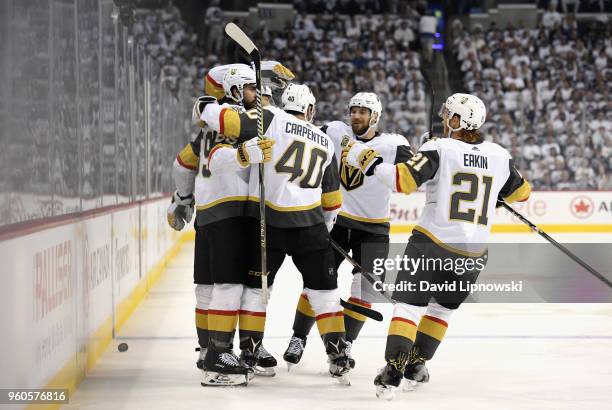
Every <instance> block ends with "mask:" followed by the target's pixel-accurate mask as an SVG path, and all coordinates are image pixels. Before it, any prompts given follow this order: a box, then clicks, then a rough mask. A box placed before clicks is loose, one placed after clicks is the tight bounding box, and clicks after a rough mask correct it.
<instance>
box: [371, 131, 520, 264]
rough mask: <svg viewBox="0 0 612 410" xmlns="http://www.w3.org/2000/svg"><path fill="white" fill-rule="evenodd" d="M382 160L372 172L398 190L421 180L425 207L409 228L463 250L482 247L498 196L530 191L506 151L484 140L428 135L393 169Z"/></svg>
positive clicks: (411, 187) (412, 187)
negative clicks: (471, 140)
mask: <svg viewBox="0 0 612 410" xmlns="http://www.w3.org/2000/svg"><path fill="white" fill-rule="evenodd" d="M384 166H385V164H381V165H379V166H378V167H377V168H376V170H375V175H376V176H377V177H378V178H380V179H383V178H385V179H386V181H385V182H386V183H388V184H389V179H391V178H395V181H394V184H395V186H396V190H397V191H399V192H405V193H410V192H414V191H416V189H417V188H418V186H420V185H421V184H423V183H425V182H427V184H426V186H425V189H426V200H425V208H424V209H423V213H422V215H421V218H420V219H419V223H418V224H417V226H416V227H415V228H414V230H415V231H418V232H420V233H422V234H425V235H426V236H428V237H429V239H431V240H432V241H433V242H435V243H437V244H439V245H441V246H443V247H445V248H447V249H449V250H452V251H455V252H458V253H463V254H468V255H475V254H481V253H482V252H484V250H485V249H486V243H487V241H488V239H489V233H490V231H491V225H492V223H493V219H494V217H495V205H496V201H497V198H498V196H499V197H501V198H504V199H505V200H506V201H507V202H515V201H525V200H526V199H527V198H528V197H529V194H530V192H531V188H530V186H529V183H528V182H527V181H525V180H524V179H523V177H522V176H521V174H520V173H519V172H518V171H517V170H516V168H515V167H514V164H513V161H512V157H511V156H510V153H509V152H508V151H507V150H506V149H504V148H502V147H501V146H500V145H498V144H495V143H492V142H488V141H484V142H479V143H474V144H471V143H467V142H463V141H460V140H457V139H453V138H442V139H434V140H431V141H428V142H426V143H425V144H423V145H422V146H421V148H420V149H419V151H418V152H417V153H416V154H415V155H414V156H413V157H412V158H411V159H410V160H408V161H406V162H405V163H401V164H398V165H397V166H396V167H395V170H393V172H388V170H385V168H384ZM381 167H382V168H381ZM379 168H380V169H379ZM390 185H393V183H391V184H390ZM449 244H450V245H449Z"/></svg>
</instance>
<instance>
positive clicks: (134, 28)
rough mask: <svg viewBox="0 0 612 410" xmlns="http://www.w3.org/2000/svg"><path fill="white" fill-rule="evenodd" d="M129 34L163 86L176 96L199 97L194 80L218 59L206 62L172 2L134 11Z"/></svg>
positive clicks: (201, 49) (197, 40)
mask: <svg viewBox="0 0 612 410" xmlns="http://www.w3.org/2000/svg"><path fill="white" fill-rule="evenodd" d="M131 32H132V34H133V36H134V40H135V41H136V43H137V44H140V45H141V46H142V47H143V48H144V50H145V52H146V53H147V54H148V55H150V56H151V57H152V59H153V61H154V64H155V66H157V67H160V69H161V76H162V80H163V82H164V84H165V85H166V86H167V87H168V88H169V89H170V90H172V92H173V93H174V94H175V95H177V96H178V93H179V91H180V90H183V91H185V92H189V93H190V94H194V95H196V94H198V91H197V89H196V87H197V86H198V84H195V83H194V79H197V78H200V79H203V78H204V75H205V71H206V70H207V69H208V68H210V67H212V66H214V65H215V62H216V61H217V58H212V59H209V60H208V61H207V59H206V56H205V50H204V49H203V48H202V47H201V40H200V39H199V36H198V34H197V33H196V32H195V30H194V29H193V28H192V27H191V26H190V25H188V24H187V23H185V22H184V21H183V20H182V19H181V15H180V12H179V10H178V8H176V7H175V6H174V5H173V4H172V2H170V1H169V2H167V3H166V7H164V8H157V9H155V8H153V9H148V8H141V9H136V10H134V18H133V22H132V24H131ZM207 63H208V64H207ZM207 66H208V68H206V67H207ZM202 89H203V87H200V90H202Z"/></svg>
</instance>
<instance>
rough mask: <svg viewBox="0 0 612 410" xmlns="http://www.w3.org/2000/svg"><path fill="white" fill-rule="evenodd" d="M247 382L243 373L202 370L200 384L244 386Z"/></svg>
mask: <svg viewBox="0 0 612 410" xmlns="http://www.w3.org/2000/svg"><path fill="white" fill-rule="evenodd" d="M248 383H249V381H248V379H247V376H246V375H244V374H221V373H217V372H209V371H204V372H203V374H202V382H201V383H200V384H201V385H202V386H218V387H234V386H246V385H247V384H248Z"/></svg>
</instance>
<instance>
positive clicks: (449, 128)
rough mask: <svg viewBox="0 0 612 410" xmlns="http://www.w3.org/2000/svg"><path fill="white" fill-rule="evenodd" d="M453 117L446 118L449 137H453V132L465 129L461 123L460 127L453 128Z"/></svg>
mask: <svg viewBox="0 0 612 410" xmlns="http://www.w3.org/2000/svg"><path fill="white" fill-rule="evenodd" d="M451 118H452V117H451ZM451 118H448V119H447V120H446V126H447V127H448V134H447V135H446V137H447V138H450V137H451V134H452V133H453V132H456V131H460V130H462V129H463V127H462V126H461V125H459V128H453V127H452V126H451V125H450V120H451Z"/></svg>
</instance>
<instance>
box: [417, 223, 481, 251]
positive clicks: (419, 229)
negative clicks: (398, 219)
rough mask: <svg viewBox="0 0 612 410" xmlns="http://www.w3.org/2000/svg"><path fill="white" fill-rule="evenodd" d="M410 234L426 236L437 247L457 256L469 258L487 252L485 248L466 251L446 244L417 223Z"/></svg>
mask: <svg viewBox="0 0 612 410" xmlns="http://www.w3.org/2000/svg"><path fill="white" fill-rule="evenodd" d="M412 234H413V235H414V234H421V235H424V236H425V237H427V238H428V239H429V240H430V241H431V242H432V243H434V244H435V245H437V246H438V247H440V248H442V249H444V250H445V251H448V252H452V253H454V254H457V255H459V256H467V257H471V258H477V257H480V256H483V255H484V254H485V253H487V250H486V249H485V250H483V251H482V252H468V251H465V250H463V249H459V248H455V247H453V246H452V245H449V244H446V243H444V242H442V241H441V240H440V239H438V238H437V237H436V236H435V235H434V234H433V233H431V232H429V231H428V230H427V229H425V228H423V227H422V226H419V225H417V226H415V227H414V228H413V230H412Z"/></svg>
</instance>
